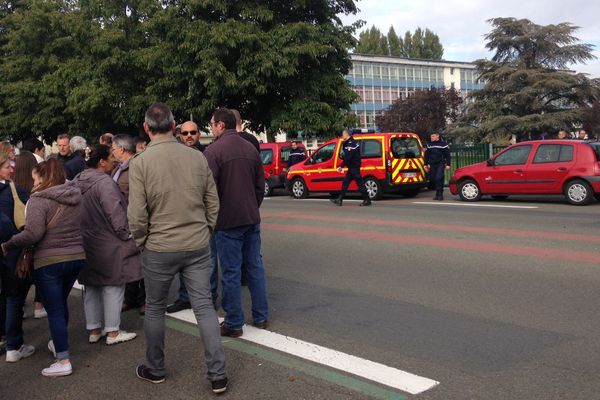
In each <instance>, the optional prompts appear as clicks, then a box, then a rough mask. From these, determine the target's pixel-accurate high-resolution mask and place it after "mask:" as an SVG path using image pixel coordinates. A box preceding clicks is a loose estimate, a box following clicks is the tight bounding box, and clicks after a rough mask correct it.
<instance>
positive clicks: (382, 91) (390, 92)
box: [354, 86, 415, 103]
mask: <svg viewBox="0 0 600 400" xmlns="http://www.w3.org/2000/svg"><path fill="white" fill-rule="evenodd" d="M354 91H355V92H356V93H357V94H358V95H359V96H360V98H361V100H362V101H363V102H375V103H391V102H393V101H395V100H397V99H399V98H402V99H406V98H407V97H408V96H410V95H411V94H412V93H414V91H415V89H414V88H410V89H409V88H398V87H377V86H375V87H365V86H355V87H354Z"/></svg>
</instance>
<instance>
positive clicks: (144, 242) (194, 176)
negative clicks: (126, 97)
mask: <svg viewBox="0 0 600 400" xmlns="http://www.w3.org/2000/svg"><path fill="white" fill-rule="evenodd" d="M144 130H145V131H146V133H147V134H148V136H149V137H150V140H151V143H150V144H149V145H148V147H147V148H146V150H145V151H144V152H143V153H140V154H138V155H136V156H135V157H134V158H133V159H132V160H131V161H130V163H129V208H128V217H129V225H130V228H131V234H132V236H133V238H134V239H135V241H136V243H137V245H138V246H139V247H140V248H143V251H142V267H143V273H144V281H145V286H146V316H145V319H144V333H145V335H146V363H145V365H139V366H138V367H137V370H136V373H137V376H138V377H139V378H140V379H144V380H147V381H151V382H153V383H160V382H162V381H164V380H165V375H166V371H165V362H164V340H165V311H166V309H167V297H168V294H169V288H170V287H171V282H172V280H173V278H174V276H175V274H177V273H179V274H181V275H182V276H183V280H184V282H185V286H186V287H187V289H188V293H189V296H190V302H191V303H192V309H193V311H194V314H195V316H196V320H197V321H198V327H199V330H200V336H201V337H202V341H203V343H204V356H205V358H206V363H207V369H208V371H207V378H208V380H209V381H211V383H212V389H213V392H215V393H222V392H224V391H225V390H226V388H227V377H226V375H225V355H224V353H223V346H222V343H221V337H220V332H219V322H218V319H217V314H216V312H215V309H214V307H213V304H212V299H211V293H210V274H211V260H210V247H209V239H210V235H211V233H212V231H213V230H214V228H215V225H216V223H217V215H218V212H219V199H218V196H217V190H216V187H215V182H214V179H213V177H212V173H211V170H210V168H209V167H208V163H207V161H206V158H205V157H204V156H203V155H202V153H201V152H199V151H196V150H194V149H191V148H189V147H187V146H182V145H181V144H179V143H178V142H177V140H176V139H175V137H173V131H174V130H175V120H174V118H173V114H172V113H171V110H170V109H169V107H168V106H167V105H166V104H163V103H155V104H153V105H151V106H150V108H149V109H148V111H146V116H145V123H144Z"/></svg>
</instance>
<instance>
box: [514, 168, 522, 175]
mask: <svg viewBox="0 0 600 400" xmlns="http://www.w3.org/2000/svg"><path fill="white" fill-rule="evenodd" d="M521 173H523V170H522V169H516V170H515V174H521Z"/></svg>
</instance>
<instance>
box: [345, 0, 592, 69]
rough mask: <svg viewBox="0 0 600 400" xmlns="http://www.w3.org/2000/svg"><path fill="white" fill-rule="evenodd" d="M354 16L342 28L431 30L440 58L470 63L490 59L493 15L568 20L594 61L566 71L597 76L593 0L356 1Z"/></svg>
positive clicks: (542, 22) (544, 21) (546, 21)
mask: <svg viewBox="0 0 600 400" xmlns="http://www.w3.org/2000/svg"><path fill="white" fill-rule="evenodd" d="M356 4H357V6H358V8H359V10H360V11H359V13H358V14H357V15H351V16H342V21H343V22H344V23H345V24H350V23H352V22H354V21H356V20H358V19H362V20H364V21H366V24H365V25H364V26H363V27H362V28H361V30H364V29H367V28H370V27H371V26H373V25H375V26H376V27H377V28H379V29H380V30H381V31H382V32H383V33H387V31H388V29H389V28H390V26H392V25H393V26H394V29H395V31H396V33H397V34H398V35H399V36H401V35H403V34H404V32H406V31H407V30H410V31H414V30H415V29H416V28H417V27H421V28H423V29H425V28H429V29H430V30H432V31H433V32H435V33H436V34H437V35H438V36H439V37H440V40H441V42H442V45H443V46H444V59H445V60H449V61H474V60H476V59H479V58H491V57H492V55H493V54H492V53H491V52H489V51H488V50H487V49H486V48H485V39H484V35H485V34H486V33H488V32H489V31H490V30H491V25H490V24H489V23H488V22H487V20H488V19H490V18H495V17H515V18H527V19H529V20H531V21H532V22H534V23H536V24H539V25H547V24H558V23H561V22H570V23H572V24H573V25H575V26H578V27H580V29H579V30H578V31H576V32H575V36H576V37H577V38H579V39H581V42H582V43H589V44H592V45H594V46H595V47H594V51H593V54H594V55H595V56H596V57H598V59H596V60H591V61H588V62H587V65H584V64H577V65H574V66H571V69H573V70H575V71H577V72H584V73H588V74H590V77H597V78H600V23H599V21H598V19H599V18H600V1H598V0H571V1H569V0H566V1H565V0H545V1H540V0H503V1H500V2H499V1H493V0H429V1H425V0H358V1H356Z"/></svg>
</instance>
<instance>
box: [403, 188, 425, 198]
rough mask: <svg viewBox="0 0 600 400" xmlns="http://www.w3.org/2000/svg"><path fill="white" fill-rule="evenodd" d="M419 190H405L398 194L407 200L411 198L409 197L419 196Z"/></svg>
mask: <svg viewBox="0 0 600 400" xmlns="http://www.w3.org/2000/svg"><path fill="white" fill-rule="evenodd" d="M419 191H420V190H419V189H411V190H405V191H404V192H401V193H400V194H401V195H402V196H404V197H407V198H411V197H415V196H416V195H418V194H419Z"/></svg>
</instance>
